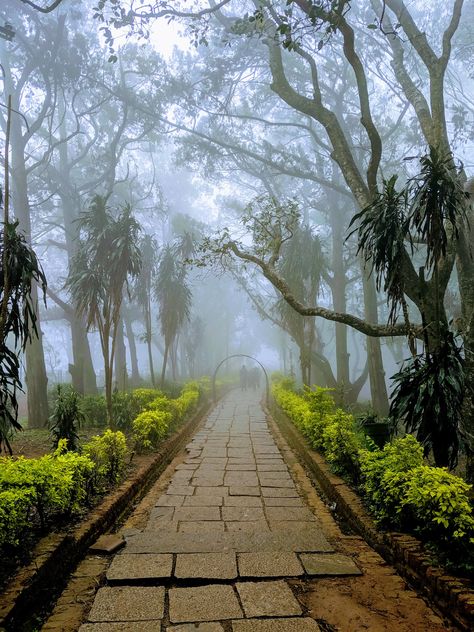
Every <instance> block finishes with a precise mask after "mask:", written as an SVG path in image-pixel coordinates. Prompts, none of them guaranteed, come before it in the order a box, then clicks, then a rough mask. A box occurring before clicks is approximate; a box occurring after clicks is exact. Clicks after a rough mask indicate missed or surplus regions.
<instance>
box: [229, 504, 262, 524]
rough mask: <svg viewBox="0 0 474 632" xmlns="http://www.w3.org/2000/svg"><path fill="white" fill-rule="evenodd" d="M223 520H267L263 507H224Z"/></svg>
mask: <svg viewBox="0 0 474 632" xmlns="http://www.w3.org/2000/svg"><path fill="white" fill-rule="evenodd" d="M221 511H222V520H225V521H229V522H230V521H233V520H239V521H244V520H245V521H246V520H252V521H256V520H265V516H264V514H263V509H262V508H261V507H222V510H221Z"/></svg>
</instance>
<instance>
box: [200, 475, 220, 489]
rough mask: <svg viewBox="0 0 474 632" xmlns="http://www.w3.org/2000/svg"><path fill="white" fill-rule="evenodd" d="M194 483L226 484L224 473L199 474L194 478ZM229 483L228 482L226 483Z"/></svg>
mask: <svg viewBox="0 0 474 632" xmlns="http://www.w3.org/2000/svg"><path fill="white" fill-rule="evenodd" d="M192 484H193V485H195V486H196V487H220V486H221V485H223V484H224V475H222V476H216V477H215V476H209V477H207V476H206V477H204V476H199V477H197V476H196V478H193V479H192ZM226 485H227V483H226Z"/></svg>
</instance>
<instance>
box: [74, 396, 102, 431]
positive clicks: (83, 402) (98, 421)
mask: <svg viewBox="0 0 474 632" xmlns="http://www.w3.org/2000/svg"><path fill="white" fill-rule="evenodd" d="M79 405H80V407H81V411H82V415H83V418H84V425H85V426H88V427H91V428H100V427H101V426H105V425H106V424H107V403H106V401H105V397H103V396H102V395H84V396H83V397H81V399H80V401H79Z"/></svg>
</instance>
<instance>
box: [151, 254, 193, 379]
mask: <svg viewBox="0 0 474 632" xmlns="http://www.w3.org/2000/svg"><path fill="white" fill-rule="evenodd" d="M155 296H156V298H157V300H158V302H159V306H160V307H159V320H160V326H161V333H162V334H163V338H164V341H165V352H164V356H163V365H162V369H161V385H162V386H163V384H164V381H165V374H166V365H167V362H168V356H169V352H170V349H171V348H172V345H173V343H174V342H175V340H176V337H177V335H178V333H179V331H180V329H181V328H182V326H183V324H184V323H185V322H186V321H188V320H189V314H190V309H191V301H192V293H191V290H190V289H189V286H188V284H187V281H186V268H185V267H184V265H183V263H182V262H181V261H180V259H179V256H178V253H177V252H176V248H174V247H173V246H171V245H169V244H168V245H167V246H165V248H164V249H163V251H162V253H161V256H160V260H159V264H158V270H157V275H156V282H155Z"/></svg>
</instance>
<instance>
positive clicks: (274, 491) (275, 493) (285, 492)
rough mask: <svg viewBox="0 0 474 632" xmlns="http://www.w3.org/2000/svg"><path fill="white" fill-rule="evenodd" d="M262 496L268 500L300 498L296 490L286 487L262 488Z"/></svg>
mask: <svg viewBox="0 0 474 632" xmlns="http://www.w3.org/2000/svg"><path fill="white" fill-rule="evenodd" d="M262 496H263V497H266V498H299V494H298V492H297V491H296V489H295V488H294V487H293V489H290V488H286V487H262Z"/></svg>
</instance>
